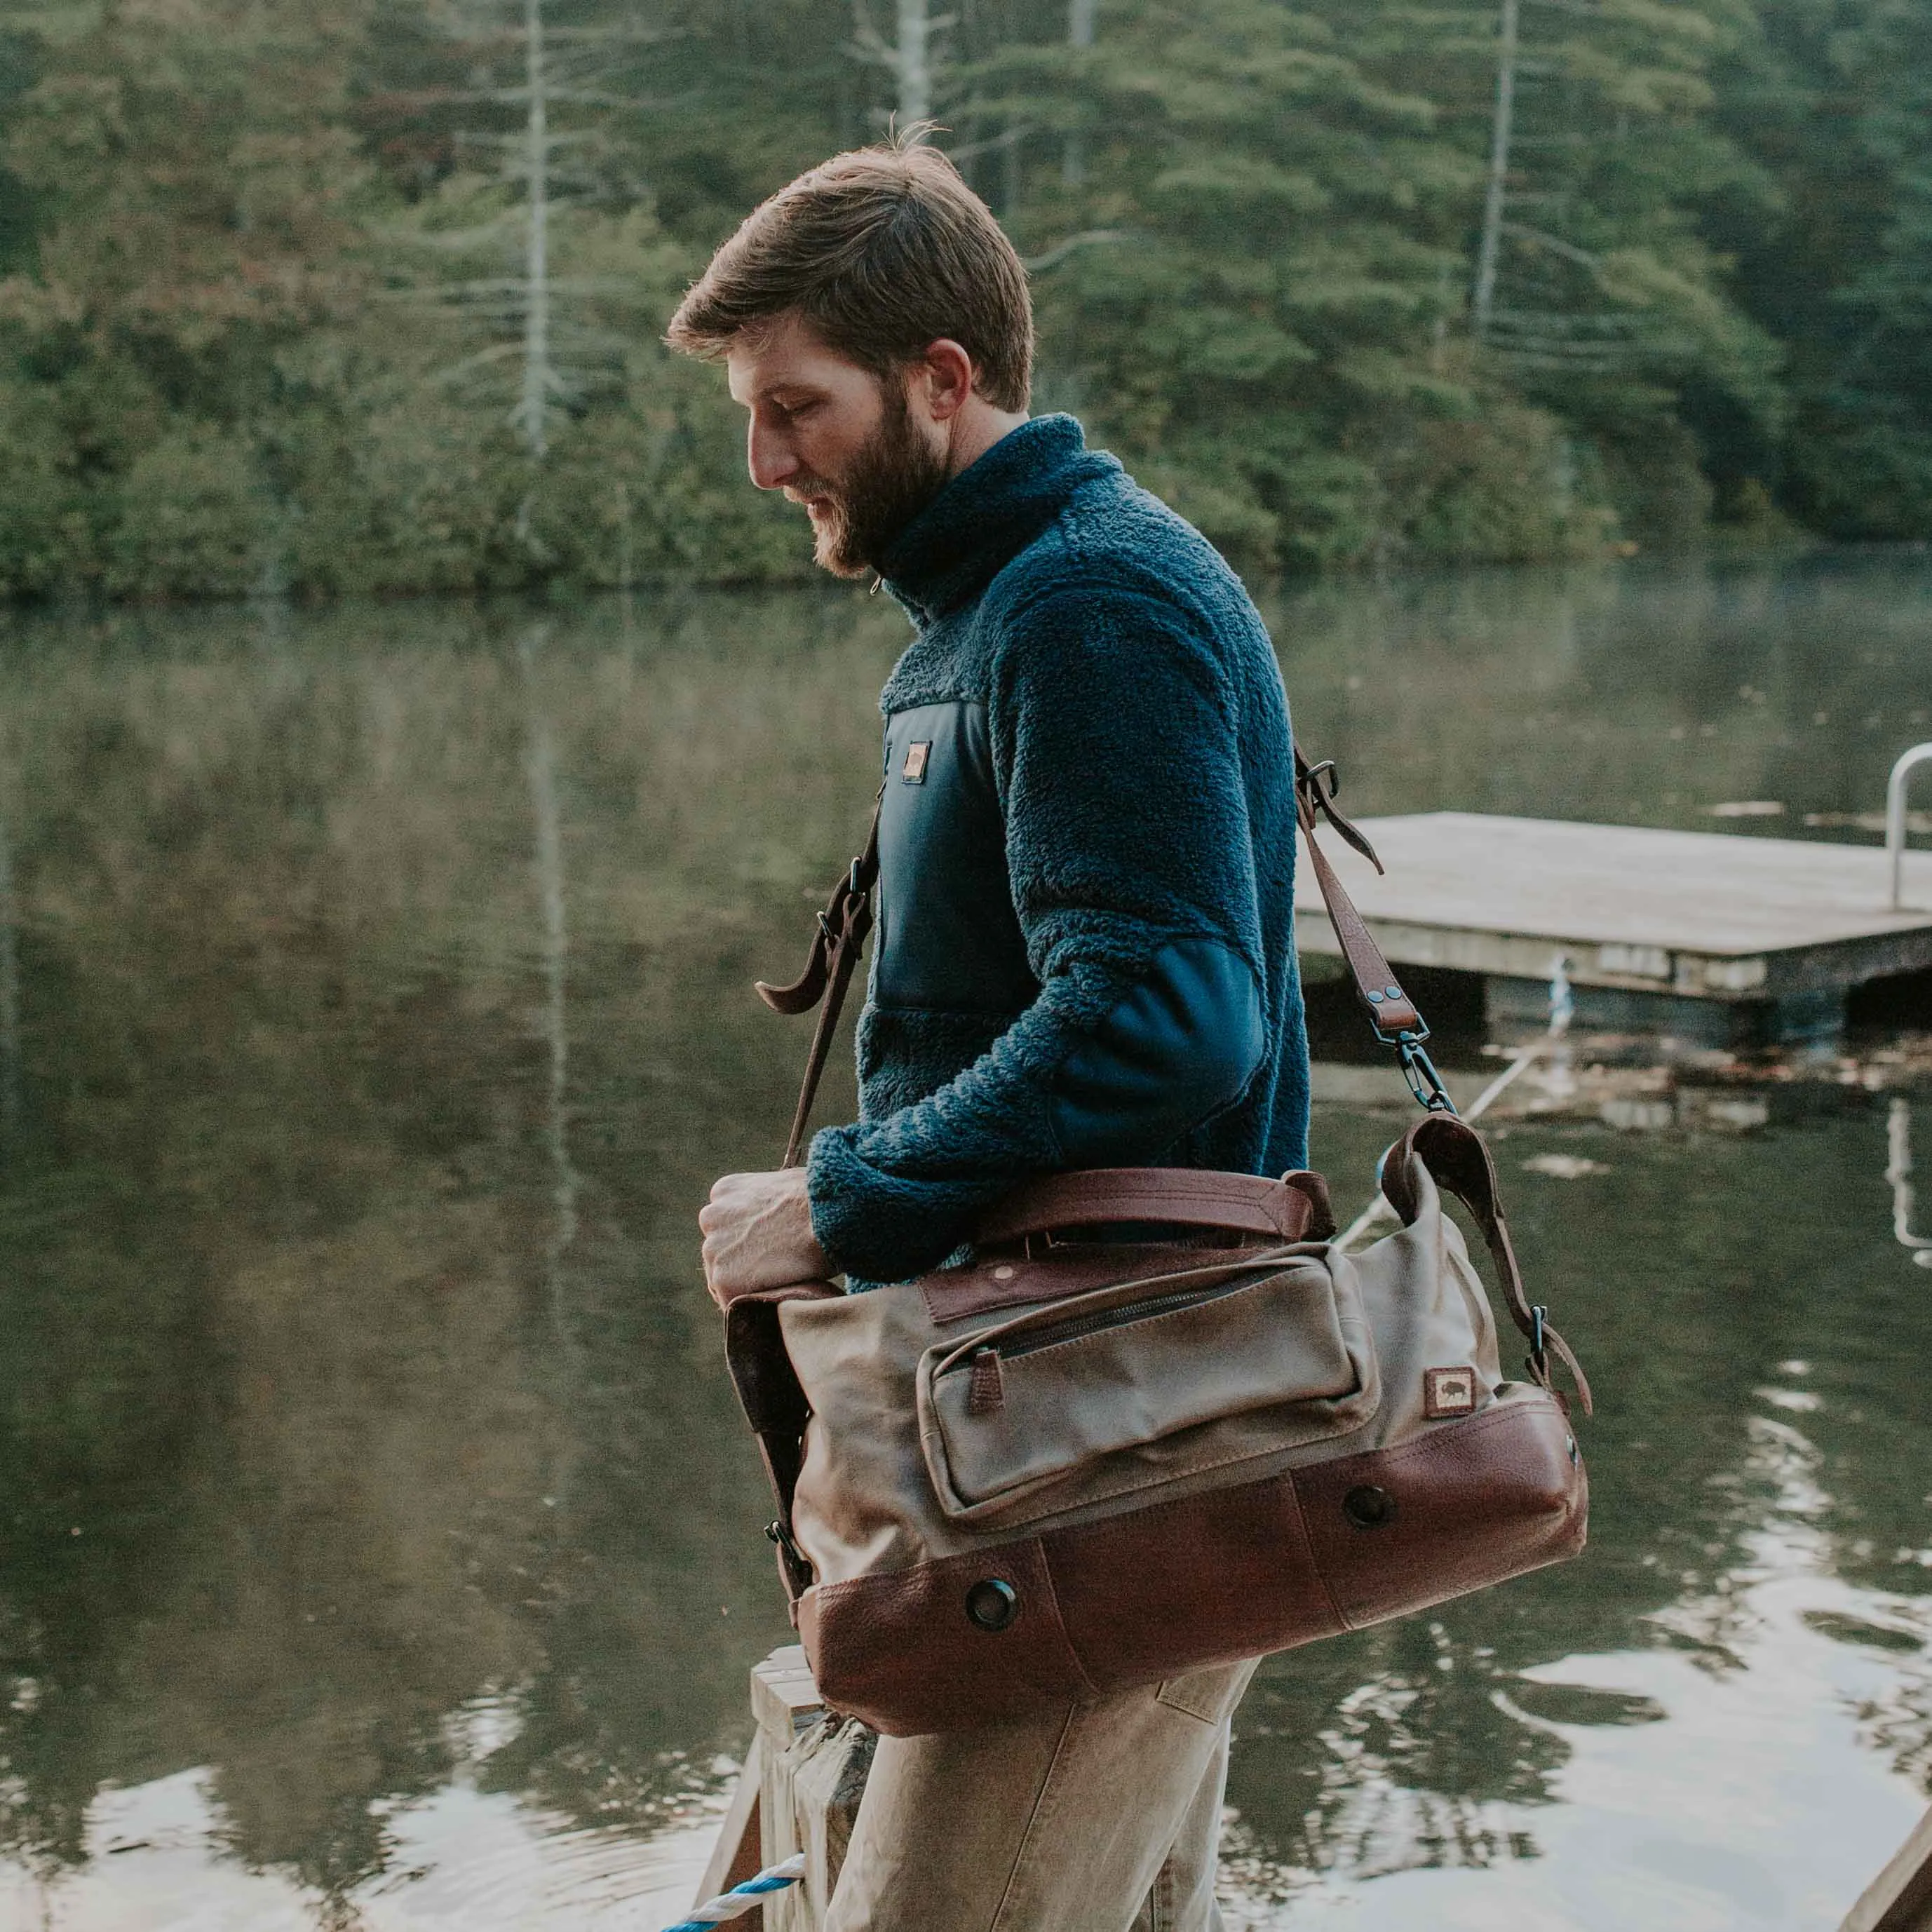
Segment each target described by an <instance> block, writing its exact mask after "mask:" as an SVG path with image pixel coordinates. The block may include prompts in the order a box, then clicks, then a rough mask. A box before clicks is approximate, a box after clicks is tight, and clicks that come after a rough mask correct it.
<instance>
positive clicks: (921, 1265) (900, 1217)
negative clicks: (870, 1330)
mask: <svg viewBox="0 0 1932 1932" xmlns="http://www.w3.org/2000/svg"><path fill="white" fill-rule="evenodd" d="M855 1132H856V1129H854V1128H851V1127H825V1128H822V1129H820V1131H819V1132H818V1133H817V1134H816V1135H814V1136H813V1138H812V1142H811V1154H810V1155H809V1156H808V1158H807V1160H806V1163H805V1191H806V1195H807V1197H808V1199H809V1201H810V1202H811V1232H812V1233H813V1234H814V1235H815V1236H816V1237H817V1241H818V1245H819V1246H820V1247H821V1248H823V1250H825V1253H826V1257H827V1258H828V1259H829V1261H830V1262H831V1264H832V1267H833V1268H835V1269H836V1270H837V1271H839V1272H840V1273H841V1274H847V1275H849V1276H850V1277H853V1280H855V1281H865V1282H871V1283H877V1282H893V1281H910V1280H913V1278H914V1277H916V1276H918V1275H922V1274H927V1273H929V1271H931V1270H932V1269H934V1268H938V1266H939V1265H940V1264H941V1262H944V1260H945V1259H946V1258H947V1256H949V1255H950V1254H951V1253H953V1250H955V1249H956V1248H957V1247H959V1244H960V1243H961V1242H962V1241H964V1240H965V1238H966V1236H967V1235H968V1232H971V1226H972V1223H973V1218H974V1214H976V1213H977V1210H978V1208H979V1206H980V1202H979V1199H978V1198H977V1196H978V1193H979V1191H980V1190H974V1189H968V1188H954V1187H949V1186H947V1184H945V1183H944V1182H932V1181H902V1180H901V1179H899V1178H898V1177H897V1176H896V1175H889V1174H882V1173H880V1172H879V1170H878V1169H876V1168H874V1167H869V1166H867V1165H866V1163H865V1162H864V1161H863V1160H861V1159H860V1158H859V1156H858V1155H857V1154H856V1153H855V1152H854V1151H853V1148H852V1144H851V1136H853V1133H855ZM956 1195H957V1196H961V1197H963V1198H959V1199H954V1198H952V1197H953V1196H956Z"/></svg>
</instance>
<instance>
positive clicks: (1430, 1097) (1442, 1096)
mask: <svg viewBox="0 0 1932 1932" xmlns="http://www.w3.org/2000/svg"><path fill="white" fill-rule="evenodd" d="M1376 1035H1377V1037H1378V1038H1379V1039H1381V1040H1382V1041H1383V1042H1384V1043H1385V1045H1388V1046H1393V1047H1394V1049H1395V1050H1396V1054H1397V1058H1399V1059H1400V1061H1401V1062H1402V1077H1403V1079H1405V1080H1406V1081H1407V1082H1409V1091H1410V1092H1411V1093H1412V1094H1414V1095H1415V1098H1416V1103H1417V1104H1418V1106H1421V1108H1423V1109H1424V1110H1425V1111H1426V1112H1429V1113H1431V1114H1451V1115H1453V1114H1454V1112H1456V1103H1455V1102H1454V1100H1451V1099H1450V1097H1449V1090H1448V1088H1447V1087H1445V1086H1444V1085H1443V1084H1442V1075H1441V1074H1439V1073H1437V1072H1436V1063H1435V1061H1433V1060H1431V1059H1430V1057H1429V1054H1428V1050H1427V1049H1426V1048H1425V1047H1424V1046H1423V1044H1422V1043H1423V1042H1424V1040H1427V1038H1428V1037H1429V1029H1428V1028H1427V1027H1426V1026H1425V1027H1422V1028H1413V1027H1412V1028H1409V1031H1406V1032H1405V1033H1399V1034H1397V1035H1396V1037H1394V1040H1390V1039H1389V1038H1388V1035H1387V1034H1384V1033H1383V1032H1382V1029H1381V1028H1379V1027H1378V1028H1376Z"/></svg>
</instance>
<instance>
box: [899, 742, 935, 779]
mask: <svg viewBox="0 0 1932 1932" xmlns="http://www.w3.org/2000/svg"><path fill="white" fill-rule="evenodd" d="M929 757H932V739H930V738H929V739H926V742H924V743H923V744H919V745H907V747H906V754H905V765H904V769H902V770H901V772H900V773H899V776H900V777H901V778H903V779H904V781H906V783H907V784H925V782H926V760H927V759H929Z"/></svg>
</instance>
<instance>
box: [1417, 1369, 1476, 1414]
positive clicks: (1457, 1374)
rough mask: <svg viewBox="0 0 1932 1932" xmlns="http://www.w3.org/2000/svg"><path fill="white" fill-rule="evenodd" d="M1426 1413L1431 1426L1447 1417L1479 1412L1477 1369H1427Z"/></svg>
mask: <svg viewBox="0 0 1932 1932" xmlns="http://www.w3.org/2000/svg"><path fill="white" fill-rule="evenodd" d="M1422 1412H1423V1414H1424V1415H1426V1416H1427V1417H1428V1418H1429V1419H1430V1421H1431V1422H1440V1421H1442V1419H1443V1418H1444V1417H1445V1416H1449V1415H1475V1412H1476V1372H1475V1370H1474V1369H1425V1370H1424V1371H1423V1375H1422Z"/></svg>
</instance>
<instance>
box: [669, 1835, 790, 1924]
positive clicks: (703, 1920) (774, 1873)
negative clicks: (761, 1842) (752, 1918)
mask: <svg viewBox="0 0 1932 1932" xmlns="http://www.w3.org/2000/svg"><path fill="white" fill-rule="evenodd" d="M804 1876H805V1854H804V1853H803V1852H796V1853H794V1854H793V1856H791V1857H790V1858H785V1859H784V1860H782V1861H780V1862H779V1863H778V1864H775V1865H767V1866H766V1867H765V1869H764V1870H763V1871H761V1872H760V1873H758V1875H757V1877H755V1878H748V1879H745V1882H744V1883H743V1884H742V1885H733V1887H732V1888H731V1889H730V1891H726V1892H721V1893H720V1894H718V1897H715V1898H713V1899H709V1900H706V1902H705V1903H703V1904H702V1905H700V1906H698V1907H697V1910H696V1912H694V1914H693V1915H691V1917H690V1918H680V1919H679V1921H677V1923H676V1924H675V1925H667V1926H666V1927H664V1932H711V1928H712V1926H714V1925H720V1924H723V1923H724V1921H725V1920H727V1918H738V1917H739V1916H740V1915H742V1913H745V1912H748V1911H750V1910H751V1907H752V1906H754V1904H756V1903H757V1901H758V1900H759V1899H760V1897H763V1895H764V1894H766V1892H768V1891H784V1888H785V1887H786V1886H787V1885H796V1884H797V1882H799V1879H802V1877H804Z"/></svg>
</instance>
